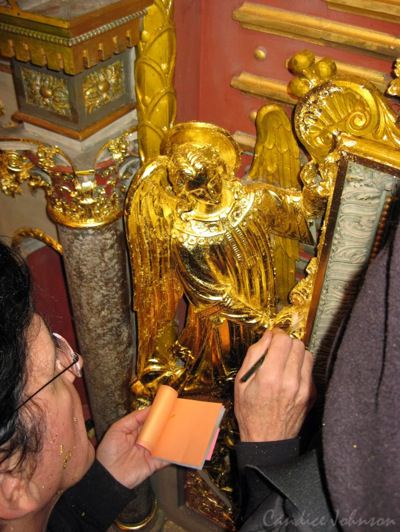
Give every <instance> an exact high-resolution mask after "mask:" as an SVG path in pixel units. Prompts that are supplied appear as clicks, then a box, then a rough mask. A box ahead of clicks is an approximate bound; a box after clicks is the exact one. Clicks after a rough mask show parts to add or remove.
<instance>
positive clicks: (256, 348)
mask: <svg viewBox="0 0 400 532" xmlns="http://www.w3.org/2000/svg"><path fill="white" fill-rule="evenodd" d="M271 339H272V332H271V331H265V332H264V334H263V335H262V336H261V338H260V339H259V340H258V341H257V342H256V343H255V344H253V345H252V346H250V347H249V349H248V350H247V353H246V356H245V357H244V360H243V363H242V366H241V368H240V369H239V371H238V373H237V377H236V378H237V380H240V378H241V377H242V376H243V375H244V374H245V373H247V371H249V369H250V368H251V367H252V366H253V365H254V364H255V363H256V362H257V360H258V359H259V358H260V357H261V356H263V355H264V354H265V353H266V351H267V349H268V347H269V345H270V343H271Z"/></svg>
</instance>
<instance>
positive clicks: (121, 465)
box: [96, 408, 168, 489]
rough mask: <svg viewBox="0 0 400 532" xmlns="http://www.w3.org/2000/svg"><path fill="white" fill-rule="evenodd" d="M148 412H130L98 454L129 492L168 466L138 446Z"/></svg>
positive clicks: (106, 440)
mask: <svg viewBox="0 0 400 532" xmlns="http://www.w3.org/2000/svg"><path fill="white" fill-rule="evenodd" d="M148 413H149V408H146V409H144V410H138V411H136V412H131V413H130V414H128V415H127V416H124V417H123V418H121V419H120V420H119V421H117V422H116V423H114V424H113V425H111V427H110V428H109V429H108V431H107V432H106V433H105V435H104V437H103V439H102V440H101V442H100V445H99V446H98V448H97V451H96V457H97V459H98V460H99V462H100V463H101V464H102V465H103V466H104V467H105V468H106V469H107V470H108V471H109V472H110V473H111V475H112V476H113V477H114V478H115V479H116V480H118V482H120V483H121V484H123V485H124V486H126V487H127V488H130V489H132V488H135V487H136V486H138V485H139V484H140V483H141V482H143V481H144V480H145V479H146V478H147V477H149V476H150V475H151V474H153V473H154V472H155V471H157V470H158V469H161V468H162V467H165V466H166V465H168V464H167V462H164V461H163V460H159V459H157V458H153V457H152V456H151V454H150V452H149V451H147V450H146V449H144V448H143V447H141V446H140V445H137V444H136V439H137V437H138V434H139V431H140V428H141V427H142V425H143V423H144V421H145V419H146V417H147V415H148Z"/></svg>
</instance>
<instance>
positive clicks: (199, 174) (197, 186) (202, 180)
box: [169, 143, 226, 207]
mask: <svg viewBox="0 0 400 532" xmlns="http://www.w3.org/2000/svg"><path fill="white" fill-rule="evenodd" d="M169 170H170V172H169V180H170V182H171V184H172V187H173V189H174V192H175V194H176V195H177V196H178V197H180V198H182V199H186V200H188V202H189V203H190V204H193V203H194V204H198V203H200V204H203V205H206V206H211V207H212V206H215V205H218V204H220V203H221V200H222V189H223V180H224V174H225V173H226V169H225V165H224V163H223V161H222V159H221V158H220V157H219V155H218V152H217V151H216V150H215V149H214V148H213V147H212V146H201V147H198V146H193V145H192V144H189V143H188V144H185V145H183V146H178V147H177V148H176V150H175V151H174V153H173V156H172V158H171V165H170V167H169Z"/></svg>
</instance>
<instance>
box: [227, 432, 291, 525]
mask: <svg viewBox="0 0 400 532" xmlns="http://www.w3.org/2000/svg"><path fill="white" fill-rule="evenodd" d="M235 452H236V459H237V465H238V473H239V479H240V517H239V522H243V521H245V520H246V519H247V517H248V516H249V515H251V514H252V513H253V512H254V511H255V510H256V508H258V506H259V505H260V503H261V502H263V501H265V500H266V499H267V498H268V497H270V496H271V495H272V494H273V492H274V489H273V487H272V486H271V484H269V483H268V482H267V481H266V480H265V479H264V478H262V477H261V476H260V475H259V474H257V472H256V471H255V470H254V469H252V466H255V467H257V468H260V469H265V468H268V467H269V466H279V465H281V464H284V463H286V462H289V461H291V460H293V459H295V458H297V457H298V455H299V440H298V438H292V439H290V440H282V441H276V442H257V443H256V442H248V443H247V442H240V443H237V444H236V445H235Z"/></svg>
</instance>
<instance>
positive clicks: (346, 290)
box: [305, 134, 400, 385]
mask: <svg viewBox="0 0 400 532" xmlns="http://www.w3.org/2000/svg"><path fill="white" fill-rule="evenodd" d="M334 154H335V156H336V157H337V159H338V160H337V175H336V182H335V187H334V190H333V194H332V196H331V198H330V200H329V202H328V205H327V210H326V214H325V221H324V224H323V228H322V231H321V236H320V240H319V245H318V268H317V273H316V277H315V281H314V287H313V292H312V296H311V303H310V309H309V314H308V319H307V325H306V334H305V341H306V343H307V344H308V346H309V348H310V350H311V351H312V352H313V353H314V355H315V358H316V367H315V376H316V379H317V382H318V383H319V384H320V385H324V383H325V381H326V378H327V370H328V362H329V358H330V355H331V353H332V352H333V351H334V349H335V345H336V343H337V341H338V339H339V338H340V331H341V328H342V326H343V325H344V323H345V321H346V318H347V317H348V315H349V313H350V312H351V309H352V306H353V304H354V301H355V298H356V295H357V292H358V290H359V286H360V283H361V282H362V279H363V275H364V273H365V270H366V268H367V266H368V264H369V262H370V261H371V259H372V258H373V257H375V256H376V254H377V253H378V252H379V250H380V249H381V247H382V245H383V244H384V242H385V239H386V236H387V233H388V232H389V229H390V224H391V222H392V220H393V219H394V217H395V214H396V213H395V211H396V207H397V205H396V203H397V202H396V200H397V199H398V192H399V189H400V151H399V150H398V149H396V148H393V147H390V146H388V145H387V144H383V143H380V142H376V141H368V140H365V139H360V138H359V139H356V138H354V137H351V136H348V135H345V134H342V135H340V136H339V138H338V142H337V147H336V149H335V151H334ZM371 304H373V302H372V301H371Z"/></svg>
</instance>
